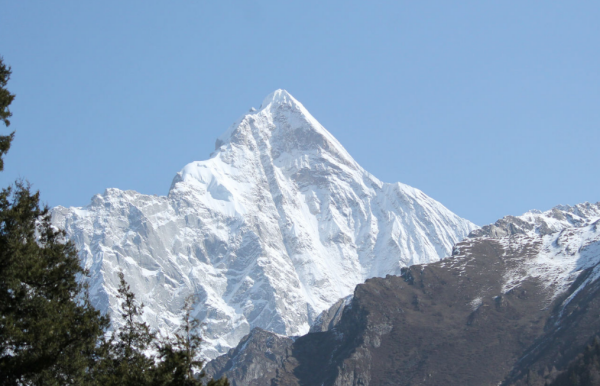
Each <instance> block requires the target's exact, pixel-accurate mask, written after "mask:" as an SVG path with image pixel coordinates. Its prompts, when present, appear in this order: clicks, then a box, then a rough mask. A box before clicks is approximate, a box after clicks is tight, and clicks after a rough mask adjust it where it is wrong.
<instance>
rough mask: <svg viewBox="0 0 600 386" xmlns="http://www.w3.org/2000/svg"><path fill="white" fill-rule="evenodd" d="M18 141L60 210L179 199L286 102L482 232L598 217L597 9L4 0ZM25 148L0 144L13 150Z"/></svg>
mask: <svg viewBox="0 0 600 386" xmlns="http://www.w3.org/2000/svg"><path fill="white" fill-rule="evenodd" d="M0 10H1V12H0V55H1V56H3V57H4V61H5V63H6V64H9V65H10V66H11V67H12V71H13V74H12V78H11V80H10V82H9V84H8V88H9V89H10V90H11V91H12V92H13V93H14V94H16V99H15V101H14V103H13V105H12V106H11V110H12V112H13V117H12V124H11V126H10V128H9V129H10V130H15V131H16V139H15V140H14V142H13V145H12V148H11V150H10V152H9V154H8V156H7V157H6V160H5V171H4V172H2V173H0V185H1V186H3V187H4V186H7V185H9V184H10V183H12V182H13V181H15V180H16V179H26V180H28V181H30V182H31V183H32V185H33V187H34V188H35V189H39V190H40V192H41V197H42V200H43V201H44V202H45V203H47V204H48V205H50V206H56V205H63V206H85V205H87V204H88V203H89V202H90V199H91V197H92V196H94V195H95V194H98V193H102V192H104V190H105V189H106V188H111V187H115V188H119V189H123V190H127V189H132V190H136V191H138V192H141V193H145V194H157V195H166V194H167V193H168V189H169V187H170V185H171V181H172V179H173V177H174V176H175V174H176V173H177V172H178V171H179V170H181V169H182V168H183V166H185V165H186V164H187V163H189V162H192V161H196V160H204V159H207V158H208V157H209V155H210V153H211V152H212V151H213V150H214V143H215V140H216V138H217V137H218V136H219V135H220V134H221V133H222V132H224V131H225V130H226V129H227V128H228V127H229V125H231V124H232V123H233V122H234V121H235V120H236V119H237V118H238V117H240V116H241V115H242V114H244V113H245V112H246V111H248V109H249V108H250V107H259V105H260V103H261V101H262V100H263V98H264V97H265V96H266V95H268V94H269V93H271V92H272V91H274V90H276V89H279V88H283V89H286V90H287V91H289V92H290V93H291V94H292V95H293V96H294V97H295V98H296V99H298V100H299V101H300V102H301V103H302V104H304V106H305V107H306V108H307V109H308V110H309V111H310V112H311V113H312V115H313V116H314V117H315V118H316V119H317V120H319V121H320V122H321V124H323V126H324V127H325V128H326V129H327V130H329V131H330V132H331V133H332V134H333V135H334V136H335V137H336V138H337V139H338V140H339V141H340V142H341V144H342V145H343V146H344V147H345V148H346V149H347V150H348V152H349V153H350V154H351V155H352V156H353V157H354V158H355V159H356V161H357V162H358V163H359V164H360V165H362V166H363V167H364V168H365V169H366V170H367V171H369V172H370V173H372V174H373V175H375V176H376V177H377V178H379V179H380V180H382V181H384V182H397V181H400V182H403V183H405V184H408V185H411V186H414V187H416V188H418V189H421V190H422V191H424V192H425V193H426V194H427V195H429V196H430V197H433V198H434V199H436V200H438V201H440V202H441V203H442V204H444V205H445V206H446V207H448V208H449V209H450V210H452V211H454V212H455V213H457V214H458V215H460V216H462V217H464V218H467V219H469V220H471V221H473V222H475V223H476V224H478V225H485V224H488V223H491V222H494V221H496V220H497V219H498V218H501V217H503V216H505V215H509V214H512V215H519V214H522V213H524V212H525V211H527V210H530V209H540V210H547V209H550V208H552V207H553V206H555V205H558V204H569V205H573V204H577V203H580V202H585V201H589V202H597V201H600V178H598V166H599V165H600V151H599V145H600V23H598V20H600V2H598V1H585V0H582V1H577V2H566V1H552V0H547V1H527V2H523V1H506V0H502V1H500V0H498V1H493V0H490V1H481V0H479V1H466V0H465V1H447V0H443V1H427V0H425V1H401V0H400V1H399V0H395V1H377V0H374V1H369V2H367V1H353V0H345V1H323V0H320V1H313V0H303V1H295V0H289V1H270V0H221V1H207V0H174V1H169V2H166V1H149V0H145V1H141V0H139V1H138V0H128V1H113V0H105V1H102V2H91V1H85V2H83V1H75V0H72V1H65V0H55V1H52V2H48V1H41V0H39V1H32V0H20V1H11V0H0ZM9 129H6V128H3V127H2V128H0V133H3V134H6V133H8V132H9Z"/></svg>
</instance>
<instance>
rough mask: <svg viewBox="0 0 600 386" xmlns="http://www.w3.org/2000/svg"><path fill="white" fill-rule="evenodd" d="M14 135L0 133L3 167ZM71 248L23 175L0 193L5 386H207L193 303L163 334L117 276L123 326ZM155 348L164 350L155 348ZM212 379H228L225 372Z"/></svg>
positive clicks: (4, 100)
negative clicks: (179, 324)
mask: <svg viewBox="0 0 600 386" xmlns="http://www.w3.org/2000/svg"><path fill="white" fill-rule="evenodd" d="M10 75H11V69H10V67H7V66H6V65H5V64H4V61H3V58H2V57H0V122H2V123H4V125H5V126H8V125H9V124H10V121H9V120H8V118H9V117H10V116H11V113H10V110H9V105H10V104H11V102H12V101H13V100H14V97H15V96H14V95H13V94H11V93H10V92H9V91H8V90H7V89H6V85H7V82H8V80H9V78H10ZM13 137H14V132H13V133H11V134H9V135H4V136H2V135H0V171H1V170H3V166H4V163H3V157H4V155H5V154H6V152H7V151H8V149H9V148H10V144H11V141H12V139H13ZM87 274H88V272H87V271H86V270H85V269H83V268H82V267H81V265H80V261H79V258H78V254H77V250H76V248H75V245H74V244H73V243H72V242H70V241H68V240H67V239H66V235H65V232H64V231H62V230H58V229H55V228H54V227H53V226H52V224H51V216H50V212H49V210H48V208H47V207H42V206H40V197H39V193H38V192H31V189H30V186H29V184H28V183H25V182H22V181H18V182H16V183H15V185H14V186H11V187H8V188H5V189H2V190H1V191H0V385H6V386H24V385H36V386H37V385H39V386H59V385H60V386H62V385H84V386H86V385H90V386H96V385H102V386H129V385H131V386H133V385H135V386H195V385H202V383H201V379H200V378H201V377H200V376H199V374H198V371H197V370H200V369H201V367H202V364H203V362H202V361H200V360H198V355H199V349H200V343H201V339H200V335H199V330H198V322H197V321H196V320H194V319H193V318H191V314H190V310H191V306H192V304H191V302H188V303H186V310H187V312H186V316H185V320H184V323H183V326H184V328H183V330H182V332H181V333H178V334H176V335H175V337H174V338H171V339H163V340H162V341H158V340H157V339H156V336H155V334H154V333H152V332H151V331H150V329H149V327H148V325H147V324H146V323H145V322H143V321H142V320H141V317H142V314H143V304H138V303H137V302H136V299H135V295H134V294H133V293H132V292H131V289H130V287H129V285H128V284H127V282H126V280H125V277H124V275H123V274H122V273H121V274H120V275H119V276H120V280H121V285H120V289H119V296H118V297H119V300H120V301H121V315H120V316H121V317H122V320H123V323H122V327H121V328H119V329H117V330H115V331H114V332H113V334H112V335H111V336H110V337H109V338H107V337H106V334H107V331H108V328H109V326H110V320H109V318H108V317H107V316H103V315H101V314H100V312H99V311H97V310H96V309H94V308H93V307H92V305H91V303H90V301H89V297H88V293H87V286H86V285H85V277H86V275H87ZM153 352H158V354H159V355H158V357H155V356H154V355H153V354H152V353H153ZM207 385H208V386H229V382H228V381H227V379H226V378H223V379H220V380H218V381H215V380H210V381H209V382H208V383H207Z"/></svg>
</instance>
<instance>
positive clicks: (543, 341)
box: [207, 203, 600, 386]
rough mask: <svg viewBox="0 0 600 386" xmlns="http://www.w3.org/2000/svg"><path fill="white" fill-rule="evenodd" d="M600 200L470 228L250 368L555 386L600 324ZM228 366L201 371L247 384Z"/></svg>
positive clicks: (281, 380)
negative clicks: (448, 249)
mask: <svg viewBox="0 0 600 386" xmlns="http://www.w3.org/2000/svg"><path fill="white" fill-rule="evenodd" d="M599 208H600V203H598V204H588V203H586V204H581V205H576V206H574V207H567V206H561V207H557V208H554V209H553V210H551V211H548V212H544V213H542V212H539V211H533V212H528V213H526V214H525V215H523V216H511V217H505V218H504V219H502V220H499V221H498V222H496V223H495V224H494V225H491V226H487V227H483V228H482V229H481V230H477V231H474V232H473V233H472V234H471V237H470V238H467V239H465V240H464V241H462V242H460V243H458V244H457V245H456V247H455V248H454V251H453V256H452V257H451V258H449V259H444V260H442V261H439V262H435V263H430V264H426V265H413V266H411V267H408V268H404V269H403V270H402V273H401V275H400V276H391V275H390V276H387V277H385V278H373V279H369V280H367V281H366V283H365V284H360V285H358V286H357V287H356V290H355V292H354V296H353V297H352V300H351V303H350V304H349V306H347V307H345V308H344V309H343V311H342V316H341V317H340V318H339V320H338V321H337V322H336V323H334V324H333V326H332V328H331V329H326V328H319V329H318V332H313V333H309V334H307V335H304V336H302V337H300V338H297V339H296V340H295V341H294V342H287V344H286V346H285V348H282V349H281V350H275V351H277V352H279V353H280V354H279V356H277V357H274V358H268V359H267V360H265V361H263V362H262V364H261V363H259V364H255V365H257V366H259V367H260V365H265V363H266V362H270V363H275V362H276V363H280V365H279V368H278V370H277V371H273V370H271V371H270V372H269V373H268V374H265V375H264V376H262V375H260V376H259V378H252V381H253V382H256V383H255V384H270V385H336V386H341V385H473V386H475V385H478V386H479V385H504V386H509V385H539V386H542V385H545V384H546V383H550V382H552V381H553V380H554V379H556V377H557V376H558V375H560V374H561V373H562V372H563V371H565V369H566V368H567V366H568V364H569V363H570V362H571V361H573V360H574V359H575V358H577V355H578V354H579V353H581V352H582V351H584V350H585V348H586V346H587V345H588V344H590V342H593V341H594V337H595V335H596V334H598V332H599V331H600V319H598V318H597V315H598V314H599V313H600V281H598V277H600V229H599V228H600V215H599V213H600V211H599V210H598V209H599ZM584 209H585V210H584ZM548 229H550V230H551V232H548V231H547V230H548ZM337 307H338V308H339V304H338V306H337ZM335 313H336V311H334V310H333V309H332V310H331V312H330V313H329V314H330V315H331V314H335ZM253 344H255V345H256V344H259V341H258V340H254V341H253ZM231 354H232V352H230V353H229V354H227V355H226V356H224V357H222V358H220V360H221V361H224V360H225V358H227V356H228V355H231ZM240 354H241V352H240V351H238V352H237V355H238V358H240V356H239V355H240ZM242 362H243V361H242ZM242 362H240V363H242ZM237 366H239V365H237ZM235 368H239V367H236V366H233V365H232V366H230V367H228V368H227V369H225V368H219V367H218V366H216V363H214V362H212V363H209V364H208V366H207V372H208V373H209V374H211V375H213V374H215V375H222V374H225V375H228V376H230V375H231V380H232V382H233V385H242V384H245V383H238V381H237V378H236V375H234V374H233V373H232V372H231V370H232V369H235ZM249 380H250V379H249V378H246V379H245V381H246V382H247V381H249Z"/></svg>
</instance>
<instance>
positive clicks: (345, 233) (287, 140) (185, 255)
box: [53, 90, 476, 357]
mask: <svg viewBox="0 0 600 386" xmlns="http://www.w3.org/2000/svg"><path fill="white" fill-rule="evenodd" d="M53 218H54V222H55V224H56V225H57V226H59V227H63V228H65V229H66V231H67V234H68V236H69V237H70V238H71V239H72V240H73V241H75V243H76V244H77V246H78V247H79V249H80V253H81V258H82V261H83V263H84V264H85V266H86V267H88V268H89V269H90V270H91V288H92V292H91V294H92V296H93V301H94V304H95V305H96V306H98V307H99V308H100V309H102V310H103V311H107V310H110V311H111V312H114V310H116V307H117V303H116V299H115V295H116V288H117V284H118V279H117V272H118V271H119V270H123V272H124V273H125V276H126V279H127V281H128V282H129V283H130V284H131V287H132V290H133V291H134V292H135V293H136V294H138V296H139V297H140V298H141V300H142V301H143V302H144V304H145V305H146V320H147V322H148V323H149V324H150V325H151V326H152V327H154V328H157V329H159V330H160V331H162V332H167V331H172V330H173V329H175V328H177V326H178V323H179V314H180V308H181V305H182V304H183V301H184V299H185V297H186V296H188V295H189V294H196V295H197V296H198V305H197V308H196V310H195V312H196V315H197V316H198V317H199V318H200V319H201V320H202V321H203V322H204V323H205V324H206V327H207V329H206V341H207V346H206V348H207V351H206V352H205V354H206V355H207V356H208V357H214V356H216V355H217V354H218V353H222V352H225V351H226V350H227V349H228V348H230V347H233V346H235V345H236V344H237V343H238V342H239V340H240V339H241V338H242V337H243V336H244V335H246V334H247V333H248V332H249V331H250V329H251V328H253V327H261V328H263V329H265V330H268V331H273V332H276V333H278V334H283V335H300V334H302V333H306V332H307V331H308V329H309V326H310V324H311V323H312V321H313V320H314V318H315V317H316V316H317V315H318V314H319V313H320V312H321V311H323V310H324V309H326V308H328V307H329V306H330V305H331V304H333V303H335V302H336V301H337V300H338V299H340V298H342V297H345V296H347V295H349V294H351V293H352V291H353V290H354V287H355V286H356V284H358V283H362V282H364V280H365V279H367V278H370V277H374V276H385V275H386V274H397V273H399V272H400V269H401V268H402V267H404V266H407V265H411V264H416V263H427V262H432V261H437V260H439V259H441V258H443V257H444V256H447V255H449V253H450V251H451V248H452V246H453V245H454V244H455V243H456V242H458V241H459V240H461V239H462V238H464V237H465V236H467V234H468V233H469V232H470V231H471V230H473V229H475V228H476V227H475V226H474V225H473V224H472V223H470V222H469V221H466V220H464V219H461V218H460V217H458V216H456V215H455V214H453V213H452V212H450V211H449V210H448V209H446V208H445V207H444V206H442V205H441V204H440V203H438V202H437V201H435V200H433V199H431V198H429V197H428V196H426V195H425V194H424V193H423V192H421V191H419V190H417V189H414V188H412V187H409V186H407V185H403V184H400V183H396V184H387V183H382V182H381V181H379V180H377V179H376V178H375V177H373V176H372V175H370V174H369V173H367V172H366V171H365V170H364V169H362V168H361V167H360V166H359V165H358V164H357V163H356V161H354V159H352V157H351V156H350V155H349V154H348V153H347V152H346V150H345V149H344V148H343V147H342V146H341V145H340V143H339V142H338V141H337V140H336V139H335V138H333V136H332V135H331V134H330V133H329V132H328V131H327V130H325V129H324V128H323V127H322V126H321V125H320V124H319V123H318V122H317V121H316V120H315V119H314V118H313V117H312V116H311V115H310V113H308V111H306V109H305V108H304V107H303V106H302V105H301V104H300V103H299V102H298V101H296V100H295V99H294V98H293V97H292V96H291V95H290V94H288V93H287V92H286V91H283V90H278V91H276V92H274V93H273V94H271V95H269V96H268V97H267V98H266V99H265V100H264V101H263V103H262V105H261V108H260V109H259V110H258V111H256V110H251V111H250V112H249V113H247V114H245V115H244V116H242V117H241V118H240V119H239V120H238V121H237V122H236V123H234V124H233V125H232V126H231V127H230V128H229V129H228V130H227V131H226V132H225V133H224V134H223V135H222V136H221V137H220V138H219V139H218V140H217V144H216V150H215V152H214V153H213V154H212V155H211V158H210V159H208V160H206V161H199V162H192V163H190V164H188V165H186V166H185V167H184V168H183V169H182V171H181V172H179V173H178V174H177V175H176V176H175V178H174V180H173V183H172V185H171V189H170V191H169V194H168V196H167V197H156V196H148V195H143V194H139V193H136V192H132V191H120V190H118V189H108V190H107V191H106V192H105V193H104V194H102V195H96V196H95V197H93V199H92V202H91V204H90V205H88V206H87V207H85V208H63V207H57V208H55V209H54V210H53Z"/></svg>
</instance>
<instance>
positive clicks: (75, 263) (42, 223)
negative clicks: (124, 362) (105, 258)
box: [0, 57, 108, 385]
mask: <svg viewBox="0 0 600 386" xmlns="http://www.w3.org/2000/svg"><path fill="white" fill-rule="evenodd" d="M10 75H11V69H10V67H7V66H6V65H5V64H4V61H3V59H2V58H1V57H0V122H3V123H4V124H5V125H6V126H8V125H9V124H10V121H9V120H8V118H9V117H10V116H11V115H12V114H11V112H10V110H9V105H10V104H11V103H12V101H13V100H14V97H15V96H14V95H13V94H11V93H10V92H9V91H8V90H7V89H6V85H7V82H8V80H9V79H10ZM13 136H14V132H13V133H11V134H10V135H7V136H0V170H2V169H3V167H4V163H3V160H2V157H3V156H4V155H5V154H6V152H7V151H8V149H9V148H10V144H11V141H12V138H13ZM85 274H86V271H85V270H84V269H83V268H82V267H81V266H80V265H79V259H78V257H77V251H76V249H75V246H74V244H73V243H71V242H67V241H66V239H65V233H64V232H63V231H60V230H56V229H54V228H53V227H52V225H51V222H50V213H49V211H48V208H46V207H40V203H39V193H37V192H36V193H32V192H31V189H30V187H29V185H28V184H26V183H24V182H17V183H16V184H15V186H13V187H8V188H6V189H3V190H2V191H1V192H0V384H2V385H81V384H84V383H85V382H86V379H87V375H88V371H87V370H88V369H89V368H90V366H91V362H90V361H91V358H92V357H93V354H94V352H95V349H96V342H97V341H98V338H99V337H100V336H102V334H103V333H104V330H105V329H106V328H107V326H108V320H107V319H106V318H104V317H102V316H101V315H100V313H99V312H98V311H96V310H95V309H94V308H93V307H92V306H91V304H90V303H89V300H88V297H87V294H86V286H85V285H84V284H83V283H82V281H81V280H79V279H80V278H82V277H84V276H85Z"/></svg>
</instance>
